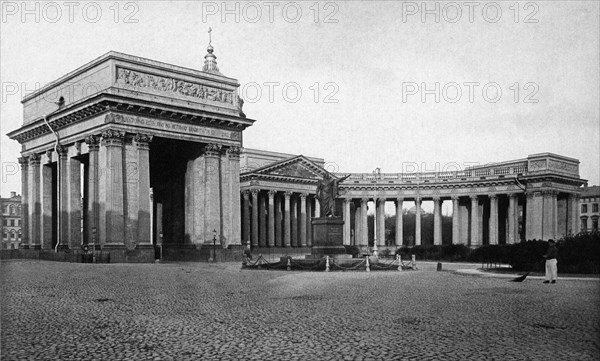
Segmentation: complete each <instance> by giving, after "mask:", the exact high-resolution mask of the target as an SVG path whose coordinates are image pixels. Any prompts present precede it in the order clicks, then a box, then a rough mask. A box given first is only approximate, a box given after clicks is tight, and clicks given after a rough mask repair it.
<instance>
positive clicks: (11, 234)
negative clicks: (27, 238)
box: [10, 229, 15, 239]
mask: <svg viewBox="0 0 600 361" xmlns="http://www.w3.org/2000/svg"><path fill="white" fill-rule="evenodd" d="M10 239H15V230H14V229H13V230H12V232H10Z"/></svg>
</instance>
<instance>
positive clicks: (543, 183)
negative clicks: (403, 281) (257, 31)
mask: <svg viewBox="0 0 600 361" xmlns="http://www.w3.org/2000/svg"><path fill="white" fill-rule="evenodd" d="M238 87H239V83H238V82H237V80H236V79H233V78H229V77H226V76H224V75H223V74H221V73H220V72H219V69H218V67H217V63H216V56H215V55H214V54H213V48H212V46H210V45H209V47H208V53H207V54H206V56H205V61H204V66H203V68H202V70H195V69H188V68H184V67H180V66H176V65H171V64H165V63H161V62H158V61H153V60H149V59H144V58H139V57H135V56H131V55H127V54H121V53H116V52H109V53H107V54H105V55H102V56H101V57H99V58H97V59H95V60H93V61H91V62H89V63H87V64H85V65H83V66H81V67H80V68H78V69H76V70H74V71H72V72H70V73H68V74H66V75H65V76H63V77H61V78H59V79H57V80H56V81H54V82H52V83H50V84H48V85H46V86H45V87H43V88H41V89H39V90H38V91H36V92H35V93H33V94H31V95H29V96H27V97H26V98H24V99H23V101H22V103H23V125H22V127H21V128H19V129H17V130H15V131H13V132H11V133H9V134H8V135H9V137H10V138H12V139H14V140H17V141H18V142H19V143H21V144H22V151H21V153H22V157H21V158H20V159H19V162H20V164H21V167H22V210H23V212H22V226H23V235H22V243H21V244H22V247H23V248H29V249H40V248H41V249H60V248H69V249H77V248H79V247H80V246H81V245H82V244H93V245H95V246H96V247H100V248H102V249H104V250H109V251H110V252H111V256H112V259H113V260H124V261H135V260H151V259H153V257H154V245H157V244H161V245H163V246H164V247H166V248H172V249H177V250H180V251H183V252H193V250H197V249H201V248H203V247H205V246H206V245H209V244H211V245H212V243H213V242H216V243H217V244H218V245H219V248H221V249H230V250H232V252H237V251H239V250H238V248H241V247H242V246H243V245H245V244H250V245H252V246H253V247H283V248H286V247H310V246H311V244H312V236H311V235H312V229H311V218H312V217H319V206H318V202H317V200H316V199H315V191H316V184H317V180H318V179H320V178H322V177H323V175H324V174H325V173H326V172H327V170H326V169H324V164H325V162H324V160H323V159H320V158H310V157H305V156H302V155H291V154H281V153H275V152H269V151H258V150H251V149H243V148H242V139H243V138H242V132H243V130H244V129H246V128H247V127H249V126H251V125H252V124H253V123H254V120H252V119H249V118H247V117H246V115H245V114H244V113H243V111H242V104H243V101H242V100H241V99H240V98H239V96H238V92H237V89H238ZM341 175H342V174H337V176H341ZM334 176H335V174H334ZM584 183H585V180H582V179H580V177H579V161H577V160H576V159H572V158H567V157H563V156H559V155H555V154H550V153H543V154H534V155H530V156H528V157H527V158H524V159H519V160H514V161H508V162H503V163H497V164H492V165H488V166H483V167H474V168H471V169H467V170H464V171H460V172H459V171H457V172H437V173H433V172H432V173H411V174H402V173H389V174H373V173H365V174H351V175H350V177H349V178H348V179H347V180H346V181H344V182H343V183H342V185H341V199H340V200H339V211H338V214H341V215H343V218H344V221H345V224H344V228H343V232H344V233H343V238H344V244H347V245H356V246H367V244H368V233H367V228H368V226H367V221H368V217H367V207H368V204H369V203H371V204H372V205H376V214H377V217H376V219H377V221H376V222H377V224H376V225H375V228H376V229H377V233H376V236H375V238H376V239H377V243H378V244H379V245H386V244H387V245H395V246H400V245H405V244H407V243H406V242H405V241H404V240H403V237H402V234H403V232H402V228H403V220H402V217H396V218H397V221H396V225H395V227H396V232H395V235H396V236H395V238H394V239H393V240H391V239H386V232H385V230H384V228H385V227H384V226H383V220H384V216H383V214H384V209H385V204H386V203H387V202H393V203H394V208H395V209H396V213H397V214H402V212H401V210H402V206H403V202H414V203H415V207H416V215H417V216H416V221H415V222H416V225H415V226H416V227H415V229H416V231H415V238H414V240H415V241H414V243H415V244H420V243H421V237H420V234H421V232H420V219H421V217H420V213H421V203H422V202H423V201H433V204H434V217H435V224H434V243H435V244H442V242H443V240H446V241H445V242H446V243H448V242H451V243H454V244H466V245H469V246H478V245H481V244H486V243H489V244H496V243H513V242H518V241H519V240H522V239H548V238H555V237H559V236H560V235H563V234H567V233H570V232H575V231H576V230H578V229H579V223H578V222H579V217H578V212H577V208H578V207H577V206H578V196H579V193H580V186H581V185H582V184H584ZM444 201H447V202H452V209H453V219H452V221H453V224H452V225H453V227H452V234H451V235H448V234H442V231H441V229H442V228H441V205H442V202H444ZM82 215H83V216H82ZM82 217H83V222H81V221H82V219H81V218H82ZM82 224H83V227H82V226H81V225H82ZM215 239H216V240H215ZM113 254H114V255H113Z"/></svg>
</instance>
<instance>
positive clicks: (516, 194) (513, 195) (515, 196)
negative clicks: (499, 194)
mask: <svg viewBox="0 0 600 361" xmlns="http://www.w3.org/2000/svg"><path fill="white" fill-rule="evenodd" d="M518 195H519V194H518V193H508V194H507V196H508V198H517V196H518Z"/></svg>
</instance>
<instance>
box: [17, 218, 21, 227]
mask: <svg viewBox="0 0 600 361" xmlns="http://www.w3.org/2000/svg"><path fill="white" fill-rule="evenodd" d="M20 226H21V220H20V219H17V227H20Z"/></svg>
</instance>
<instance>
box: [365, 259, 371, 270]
mask: <svg viewBox="0 0 600 361" xmlns="http://www.w3.org/2000/svg"><path fill="white" fill-rule="evenodd" d="M365 258H366V259H367V272H371V267H370V266H369V256H368V255H367V256H365Z"/></svg>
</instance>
